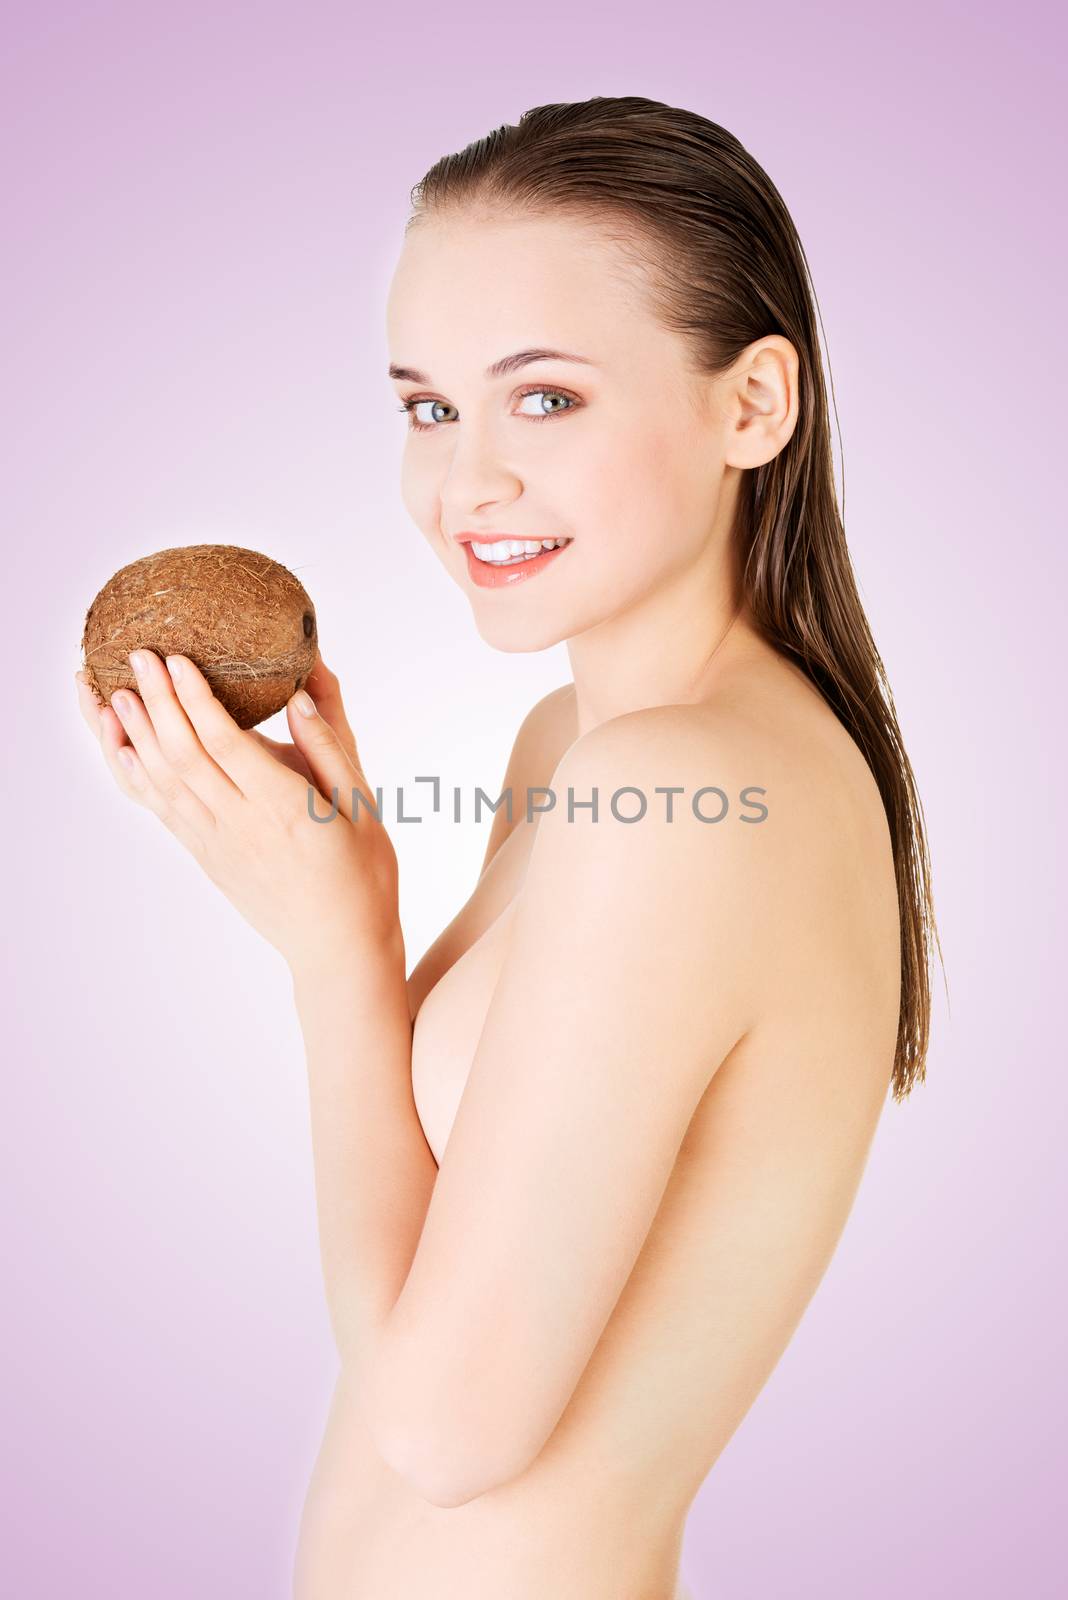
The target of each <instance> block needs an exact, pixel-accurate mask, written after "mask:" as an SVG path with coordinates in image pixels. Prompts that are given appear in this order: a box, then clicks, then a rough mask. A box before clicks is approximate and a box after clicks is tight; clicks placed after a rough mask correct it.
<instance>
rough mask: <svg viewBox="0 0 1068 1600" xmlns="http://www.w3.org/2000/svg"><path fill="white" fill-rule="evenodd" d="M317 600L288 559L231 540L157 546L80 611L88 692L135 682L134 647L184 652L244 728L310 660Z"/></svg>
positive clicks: (284, 696)
mask: <svg viewBox="0 0 1068 1600" xmlns="http://www.w3.org/2000/svg"><path fill="white" fill-rule="evenodd" d="M318 646H319V641H318V635H317V632H316V626H315V607H314V606H313V605H312V602H311V600H310V599H309V598H308V595H307V593H306V592H305V590H304V587H303V585H302V584H300V583H299V582H298V581H297V579H296V578H295V577H294V576H293V574H292V573H291V572H290V571H289V569H288V568H287V567H283V566H281V565H280V564H279V563H278V562H277V561H272V560H271V559H270V557H269V556H265V555H261V554H260V553H259V552H258V551H256V550H243V549H242V548H241V547H240V546H239V545H233V544H189V545H180V546H178V547H177V548H175V549H172V550H159V551H157V553H156V554H155V555H152V556H143V557H142V558H141V560H140V561H133V562H131V563H130V565H129V566H128V567H122V568H120V569H119V571H118V572H116V574H115V576H114V577H113V578H111V579H109V581H108V582H107V583H106V584H105V585H104V587H103V588H102V589H101V591H100V593H99V594H98V595H97V597H96V599H95V600H94V601H93V603H92V605H91V606H90V607H89V610H88V612H87V613H86V617H85V629H84V631H83V633H82V656H83V660H84V667H85V676H86V680H87V682H88V684H89V687H90V688H91V689H92V690H93V691H94V693H95V694H96V695H97V696H98V697H100V698H101V699H103V701H104V702H105V703H106V704H107V705H110V704H111V697H112V695H113V694H114V693H115V691H116V689H134V690H137V689H138V683H137V679H136V678H135V677H134V675H133V671H132V669H131V667H130V663H129V660H128V659H127V657H128V655H129V652H130V651H131V650H139V649H147V650H154V651H155V652H156V653H157V655H159V656H161V657H163V656H168V655H182V656H188V658H189V660H190V661H192V662H193V663H194V664H195V665H196V666H197V667H199V669H200V671H201V672H202V673H203V674H204V676H205V678H206V679H207V680H208V683H209V684H210V685H211V690H212V693H213V694H214V695H215V696H216V698H217V699H218V700H219V701H220V702H221V703H222V704H223V705H224V706H225V707H226V710H227V711H228V712H229V713H230V715H231V716H232V717H233V719H234V721H235V722H236V723H237V724H238V726H239V727H241V728H254V727H255V726H256V724H257V723H258V722H263V721H264V720H265V719H266V718H267V717H270V716H273V715H274V713H275V712H276V711H280V710H281V709H282V707H283V706H284V705H285V703H286V701H287V700H288V699H289V697H290V695H293V694H296V692H297V690H298V689H302V688H303V687H304V683H305V680H306V679H307V677H308V674H309V673H310V672H311V669H312V667H313V666H314V665H315V658H316V655H317V654H318Z"/></svg>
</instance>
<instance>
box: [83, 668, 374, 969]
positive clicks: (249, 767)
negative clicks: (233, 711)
mask: <svg viewBox="0 0 1068 1600" xmlns="http://www.w3.org/2000/svg"><path fill="white" fill-rule="evenodd" d="M167 660H168V666H164V663H163V661H162V660H161V659H160V657H159V656H158V655H156V654H155V653H154V652H153V651H151V650H140V651H134V652H133V653H132V654H131V656H130V664H131V666H132V667H133V669H134V671H135V673H136V674H137V677H138V687H139V690H140V694H139V695H137V694H134V693H131V692H130V691H129V690H124V691H120V692H119V693H117V694H116V695H114V696H113V698H112V704H111V706H104V705H102V704H101V703H100V702H99V701H98V700H97V699H96V698H95V696H94V695H93V693H92V691H91V690H90V689H89V687H88V685H87V684H86V682H85V679H84V676H83V675H82V674H81V673H76V674H75V677H76V679H77V681H78V697H79V701H80V705H81V710H82V714H83V716H84V717H85V720H86V722H87V723H88V725H89V727H90V728H91V729H92V731H93V732H94V733H95V735H96V737H97V738H98V739H99V741H100V745H101V748H102V750H103V752H104V756H105V759H106V761H107V764H108V766H109V768H110V769H111V772H112V775H113V777H114V778H115V781H116V783H117V784H118V785H119V788H120V789H121V790H122V792H123V793H124V794H125V795H126V796H127V797H128V798H129V799H131V800H133V801H134V802H135V803H136V804H138V805H143V806H145V807H147V809H148V810H150V811H153V812H155V814H156V816H158V817H159V819H160V821H161V822H162V823H163V824H164V826H165V827H166V828H168V829H169V830H170V832H171V833H173V834H174V836H175V837H176V838H177V839H178V840H179V842H180V843H181V844H183V845H184V846H185V848H186V849H187V850H188V851H189V852H190V854H191V855H192V856H194V857H195V858H196V860H197V861H198V862H199V864H200V866H201V867H202V868H203V869H204V871H205V872H206V873H207V875H208V877H209V878H210V879H211V880H212V882H213V883H215V884H216V885H217V886H218V888H220V889H221V890H222V892H223V894H225V895H226V897H227V899H228V900H230V901H231V903H232V904H233V905H235V906H236V907H237V909H238V911H240V912H241V914H242V916H243V917H245V919H246V920H247V921H248V922H249V923H251V925H252V926H253V927H254V928H255V929H256V931H257V932H258V933H260V934H262V935H263V937H264V938H265V939H266V940H267V941H268V942H269V943H270V944H272V945H274V947H275V949H277V950H278V951H279V952H280V953H281V955H282V956H283V957H284V958H285V960H286V961H287V962H288V963H289V965H290V967H291V968H292V969H293V971H294V973H298V972H299V973H302V974H303V973H307V972H309V971H314V970H317V969H318V968H320V967H327V968H333V969H335V970H336V969H337V968H339V967H343V966H344V967H348V966H350V965H351V963H352V962H353V961H366V960H368V959H373V958H374V957H375V956H376V955H378V954H379V953H381V952H383V951H389V952H390V953H392V952H394V951H395V950H396V949H397V947H398V944H399V943H400V922H399V914H398V905H397V858H396V852H395V851H394V849H393V844H392V841H391V839H390V837H389V834H388V833H387V832H386V830H385V828H384V827H383V826H382V824H381V823H380V822H379V821H378V820H377V819H376V818H375V816H374V815H373V812H372V811H371V810H369V809H368V807H373V805H374V801H375V797H374V795H373V794H372V792H371V789H370V787H369V785H368V783H367V779H366V777H365V776H364V773H363V769H362V767H361V766H360V760H359V755H358V753H357V750H356V740H355V738H354V736H353V733H352V729H351V728H350V726H349V723H348V719H347V717H346V715H345V709H344V705H343V704H342V700H341V693H340V690H339V687H338V680H337V678H336V676H335V675H334V674H333V673H332V672H330V671H329V670H328V669H327V668H326V667H325V666H324V665H323V662H322V660H321V659H320V658H318V657H317V658H316V662H315V667H314V669H313V670H312V672H311V674H310V675H309V677H308V680H307V686H308V690H309V691H310V693H311V695H314V697H315V701H316V702H317V706H318V710H317V711H316V709H315V706H313V707H312V714H311V715H310V716H308V717H305V716H303V715H302V714H301V712H300V710H299V708H298V707H299V701H300V697H299V696H297V695H294V696H293V698H292V699H291V700H290V701H289V702H288V703H287V706H286V715H287V718H288V721H289V728H290V732H291V733H292V735H293V741H294V742H293V744H292V745H286V744H282V743H280V742H278V741H277V740H274V739H268V738H267V737H266V736H265V735H264V734H261V733H258V732H257V731H256V730H255V729H254V728H253V729H248V730H244V729H241V728H239V727H238V725H237V723H236V722H235V721H234V720H233V718H232V717H231V716H230V714H229V713H228V712H227V711H226V709H225V708H224V707H223V706H222V705H221V703H220V702H219V701H218V700H217V699H216V698H215V696H214V695H213V694H212V692H211V689H210V687H209V685H208V682H207V680H206V679H205V677H204V676H203V674H202V673H201V672H200V671H199V670H198V669H197V667H196V666H194V664H193V663H192V662H191V661H190V660H189V658H188V657H187V656H169V657H168V658H167ZM168 667H170V668H175V669H177V672H176V677H175V680H174V681H172V677H171V673H170V671H169V670H168ZM117 713H118V714H117ZM354 789H355V790H357V791H359V792H360V793H361V794H362V795H363V796H364V800H365V801H366V804H363V805H358V806H357V808H356V811H355V813H354V810H353V798H354V797H353V790H354ZM335 794H336V796H337V809H336V813H334V814H333V815H331V813H332V811H333V807H334V796H335ZM312 811H314V817H313V815H312V814H311V813H312ZM327 818H330V820H326V819H327ZM315 819H318V820H315Z"/></svg>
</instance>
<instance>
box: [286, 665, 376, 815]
mask: <svg viewBox="0 0 1068 1600" xmlns="http://www.w3.org/2000/svg"><path fill="white" fill-rule="evenodd" d="M286 717H287V719H288V721H289V731H290V733H291V734H292V735H293V743H294V744H295V745H296V747H297V749H298V750H299V751H300V753H301V755H302V756H303V757H304V760H305V761H306V762H307V765H308V771H309V772H310V773H311V775H312V779H313V781H314V782H315V783H316V785H317V786H318V788H319V790H320V791H321V793H322V795H323V797H324V798H325V799H327V800H331V801H332V800H333V799H334V790H335V789H336V790H337V808H338V811H339V812H340V813H341V815H342V816H344V817H347V818H348V820H349V821H350V822H351V821H353V802H352V790H353V789H354V788H355V789H359V790H360V792H361V793H362V795H363V797H364V801H365V802H366V804H367V805H368V806H369V807H370V809H371V812H372V815H373V814H374V812H375V810H376V808H377V800H376V797H375V796H374V795H373V794H372V793H371V789H370V785H369V784H368V782H367V778H366V776H365V774H364V771H363V768H362V767H361V766H360V760H359V756H358V754H357V752H356V742H355V740H353V741H352V746H351V749H350V748H349V747H348V746H347V744H346V743H345V742H344V741H343V740H342V737H341V735H340V734H339V733H338V731H337V729H336V728H334V727H332V726H331V724H330V723H329V722H328V721H327V720H326V718H325V717H324V716H321V715H320V713H319V710H318V708H317V707H316V704H315V701H314V700H313V699H312V697H311V695H310V694H309V693H308V691H307V690H306V689H300V690H298V692H297V693H296V694H295V695H293V696H292V697H291V698H290V699H289V700H288V701H287V702H286ZM346 727H347V724H346ZM350 738H351V731H350Z"/></svg>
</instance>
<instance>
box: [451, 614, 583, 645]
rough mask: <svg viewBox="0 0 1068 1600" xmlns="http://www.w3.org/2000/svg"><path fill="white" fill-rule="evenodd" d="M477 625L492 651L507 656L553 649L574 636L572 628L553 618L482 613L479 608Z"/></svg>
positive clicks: (476, 616) (476, 615)
mask: <svg viewBox="0 0 1068 1600" xmlns="http://www.w3.org/2000/svg"><path fill="white" fill-rule="evenodd" d="M475 626H476V627H477V629H478V631H479V634H480V636H481V638H482V639H483V640H484V641H485V643H486V644H488V645H489V646H490V648H491V649H492V650H501V651H503V652H504V654H505V655H528V654H530V653H532V652H533V651H535V650H551V649H552V647H553V645H554V644H561V643H562V642H563V640H565V639H569V638H570V637H571V634H570V631H569V630H566V629H563V628H562V627H561V625H560V623H559V622H555V623H554V622H553V621H551V620H550V619H549V618H544V619H542V620H537V619H535V618H532V617H527V618H522V619H521V618H519V617H516V616H512V617H505V616H495V617H494V616H486V615H485V613H483V614H482V615H480V614H479V613H478V611H477V609H476V611H475Z"/></svg>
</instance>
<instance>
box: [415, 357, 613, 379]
mask: <svg viewBox="0 0 1068 1600" xmlns="http://www.w3.org/2000/svg"><path fill="white" fill-rule="evenodd" d="M531 361H579V362H582V364H583V365H584V366H587V367H595V366H596V365H597V363H596V361H591V360H590V359H589V357H588V356H574V355H569V354H568V353H567V351H566V350H517V351H516V352H515V354H514V355H510V356H502V357H501V359H500V360H499V361H494V362H493V364H492V366H488V367H487V368H486V377H487V378H503V377H504V376H505V375H506V374H507V373H509V372H515V371H517V370H518V368H520V367H525V366H527V365H528V364H529V363H530V362H531ZM389 375H390V377H391V378H397V379H401V380H407V381H408V382H409V383H429V382H430V379H429V378H428V377H427V375H426V373H425V372H420V371H419V370H418V369H417V368H416V367H398V366H396V365H394V364H393V363H392V362H391V363H390V368H389Z"/></svg>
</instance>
